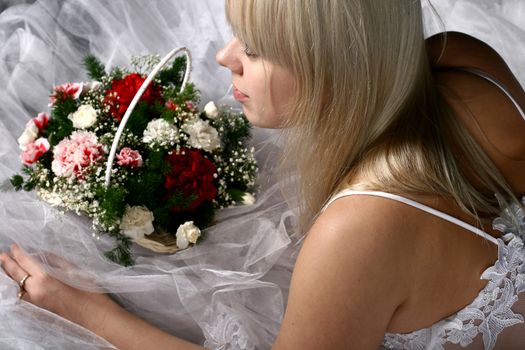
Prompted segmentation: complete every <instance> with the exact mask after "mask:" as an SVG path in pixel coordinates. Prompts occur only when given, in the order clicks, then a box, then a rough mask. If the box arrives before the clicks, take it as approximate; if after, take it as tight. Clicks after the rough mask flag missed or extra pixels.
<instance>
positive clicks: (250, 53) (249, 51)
mask: <svg viewBox="0 0 525 350" xmlns="http://www.w3.org/2000/svg"><path fill="white" fill-rule="evenodd" d="M243 51H244V54H245V55H246V56H248V57H250V58H255V57H257V56H258V55H257V54H256V53H255V51H253V50H252V49H251V48H250V47H249V46H248V45H247V44H244V49H243Z"/></svg>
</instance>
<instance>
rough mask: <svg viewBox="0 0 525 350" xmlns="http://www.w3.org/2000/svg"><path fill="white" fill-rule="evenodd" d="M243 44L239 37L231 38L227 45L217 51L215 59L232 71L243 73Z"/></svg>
mask: <svg viewBox="0 0 525 350" xmlns="http://www.w3.org/2000/svg"><path fill="white" fill-rule="evenodd" d="M241 53H242V45H241V43H240V41H239V39H237V38H233V39H232V40H230V41H229V42H228V43H227V44H226V46H224V47H223V48H222V49H220V50H219V51H217V54H216V55H215V60H217V63H219V64H220V65H221V66H224V67H226V68H228V69H229V70H231V71H232V73H235V74H239V75H242V73H243V67H242V61H241V57H240V55H241Z"/></svg>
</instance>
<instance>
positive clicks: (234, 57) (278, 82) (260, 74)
mask: <svg viewBox="0 0 525 350" xmlns="http://www.w3.org/2000/svg"><path fill="white" fill-rule="evenodd" d="M216 60H217V62H218V63H219V64H220V65H222V66H224V67H226V68H228V69H229V70H230V71H231V74H232V84H233V96H234V98H235V99H236V100H237V101H238V102H240V103H241V104H242V106H243V111H244V114H245V115H246V118H248V120H249V121H250V122H251V123H252V124H253V125H254V126H258V127H262V128H280V127H282V126H283V122H284V121H285V120H286V119H287V118H289V115H288V114H289V113H288V112H287V111H288V110H289V105H290V103H291V99H292V96H293V93H294V78H293V74H292V73H291V72H290V71H289V70H288V69H286V68H284V67H283V66H281V65H278V64H274V63H272V62H270V61H268V60H265V59H263V58H261V57H259V56H257V55H256V54H255V53H253V52H251V51H250V50H249V49H248V48H247V47H246V46H245V45H244V44H243V43H242V42H241V41H240V40H239V39H237V38H235V37H234V38H233V39H232V40H231V41H230V42H228V43H227V44H226V46H224V47H223V48H222V49H221V50H219V52H217V55H216Z"/></svg>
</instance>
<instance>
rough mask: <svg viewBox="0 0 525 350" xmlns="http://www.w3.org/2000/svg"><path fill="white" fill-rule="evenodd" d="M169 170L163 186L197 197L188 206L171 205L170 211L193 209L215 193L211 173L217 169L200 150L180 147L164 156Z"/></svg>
mask: <svg viewBox="0 0 525 350" xmlns="http://www.w3.org/2000/svg"><path fill="white" fill-rule="evenodd" d="M166 161H167V162H169V163H170V165H171V170H170V171H169V172H168V173H167V174H165V181H164V187H165V188H166V189H167V190H168V191H169V192H171V193H182V194H183V195H184V196H186V197H189V196H191V195H195V196H196V197H197V198H196V199H195V200H193V202H191V203H190V204H189V206H188V207H185V208H183V207H173V208H172V211H174V212H179V211H183V210H188V211H191V210H194V209H196V208H197V207H198V206H199V205H201V204H202V203H203V202H205V201H211V200H213V199H214V198H215V196H216V195H217V188H216V187H215V185H214V183H213V182H214V177H213V175H214V174H215V173H216V171H217V169H216V167H215V165H214V164H213V163H212V162H211V161H210V160H209V159H207V158H204V156H203V155H202V152H201V151H200V150H197V149H188V148H182V149H181V150H180V152H179V153H177V152H173V153H172V154H170V155H168V156H167V157H166Z"/></svg>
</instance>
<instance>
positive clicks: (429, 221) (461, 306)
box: [347, 33, 525, 349]
mask: <svg viewBox="0 0 525 350" xmlns="http://www.w3.org/2000/svg"><path fill="white" fill-rule="evenodd" d="M435 39H436V38H433V40H434V42H433V43H431V45H432V47H431V49H430V50H429V52H430V54H431V56H432V53H433V54H436V52H437V50H436V49H437V47H438V46H439V45H436V40H435ZM447 40H448V45H447V50H445V51H444V52H443V56H442V60H441V61H440V64H438V67H436V68H437V70H436V72H435V79H436V82H437V84H438V86H439V88H440V92H441V93H442V94H443V97H444V98H445V100H446V101H447V104H449V105H450V107H451V108H452V110H453V111H454V114H455V115H456V116H457V117H458V118H459V120H460V121H461V123H463V124H464V125H465V126H466V128H467V130H468V131H469V132H470V134H471V135H472V136H473V137H474V139H475V140H476V141H477V142H478V144H479V145H480V146H481V147H482V148H483V150H484V151H485V152H486V154H487V155H488V156H489V158H490V159H491V160H492V161H493V162H494V163H495V165H496V166H497V168H498V169H499V170H500V171H501V173H502V175H503V176H504V177H505V179H506V180H507V181H508V182H509V184H510V185H511V186H512V188H513V190H514V191H515V193H516V194H517V195H518V196H519V195H522V194H523V193H525V181H524V180H523V176H522V174H523V172H524V171H525V144H524V141H523V140H525V138H523V136H522V135H523V134H525V113H524V112H523V109H524V108H523V107H522V106H524V105H525V93H524V92H523V89H522V88H521V87H520V86H519V84H517V82H516V80H515V79H514V77H513V75H512V73H511V72H510V71H509V70H508V68H507V67H506V65H505V64H504V62H503V61H502V60H501V58H499V56H498V55H497V54H496V53H495V52H494V51H492V50H491V49H490V48H489V47H488V46H486V45H484V44H483V43H481V42H479V41H477V40H475V39H473V38H470V37H468V36H466V35H463V34H459V33H449V35H448V38H447ZM429 46H430V45H429ZM462 48H463V49H465V50H467V52H464V53H461V52H455V53H454V51H453V54H450V50H461V49H462ZM474 49H475V50H477V51H472V50H474ZM469 50H470V51H469ZM439 53H440V54H441V52H439ZM476 55H478V57H477V59H474V60H467V61H465V58H469V57H468V56H471V57H470V58H472V57H474V56H476ZM482 57H485V58H486V61H485V62H484V61H483V60H482ZM469 62H470V63H471V65H470V66H467V63H469ZM496 64H499V66H495V65H496ZM481 68H485V70H484V71H481V70H480V69H481ZM487 70H488V71H489V72H490V73H488V72H486V71H487ZM507 86H510V88H508V87H507ZM470 175H471V177H472V181H475V174H470ZM362 180H363V179H360V181H362ZM349 185H351V184H349ZM351 194H352V196H353V195H355V194H357V193H351ZM375 195H377V193H376V194H375ZM409 197H410V198H412V199H414V200H415V201H416V204H415V205H416V206H420V205H419V204H418V203H422V204H423V206H425V204H426V207H430V208H434V209H437V210H438V211H440V212H443V213H446V214H449V215H451V216H452V217H456V218H458V219H459V220H461V221H463V222H465V223H468V224H470V225H474V226H479V225H475V224H476V220H475V219H474V218H473V217H471V216H469V215H468V214H465V213H464V212H463V211H462V210H461V209H460V208H459V207H458V206H457V205H456V204H454V201H453V200H447V199H443V198H439V197H437V196H425V195H420V196H414V195H411V196H409ZM347 200H355V199H347ZM359 200H361V201H362V200H363V198H362V197H361V199H359ZM378 200H380V201H381V200H384V199H378ZM368 201H370V199H368ZM372 202H373V201H372ZM372 205H373V204H372ZM380 206H381V207H383V208H384V206H383V205H380ZM391 206H392V208H390V209H388V210H394V211H396V212H397V214H396V215H398V216H399V217H400V218H403V220H402V221H404V222H403V223H402V224H400V225H402V226H404V227H409V228H410V231H411V233H410V235H412V236H413V237H412V238H409V239H412V240H413V241H412V242H411V243H410V245H411V251H410V253H408V254H407V255H409V256H407V259H409V260H410V261H411V264H413V272H412V273H413V275H412V276H413V280H412V285H411V286H410V287H409V288H408V289H409V290H410V292H409V293H410V297H409V298H408V299H407V300H406V301H405V302H404V303H403V304H402V305H400V306H399V307H398V308H397V309H396V311H395V313H394V314H393V316H392V319H391V321H390V323H389V325H388V328H387V332H388V335H387V337H386V342H385V347H387V348H388V344H390V347H391V348H396V349H397V348H399V347H400V346H401V345H402V344H403V346H406V345H408V344H411V345H412V346H414V345H419V346H424V347H425V348H432V349H433V348H435V347H436V348H439V346H438V344H441V345H444V344H445V343H447V345H446V346H444V348H445V349H454V348H455V346H454V345H453V344H454V343H458V342H459V343H461V344H462V345H464V346H466V345H467V344H469V343H470V342H471V341H472V340H474V342H473V343H472V344H471V345H470V346H471V348H473V349H477V348H482V347H483V345H482V344H483V343H485V346H486V347H487V348H492V346H494V344H493V341H495V337H496V336H497V335H498V334H499V333H500V332H502V331H503V332H502V333H501V335H500V336H499V337H498V342H497V346H496V347H495V348H501V349H518V348H519V347H518V344H525V325H524V324H523V316H520V315H525V295H523V294H521V296H520V298H521V300H520V301H518V302H516V303H515V301H516V300H515V299H514V298H516V295H517V294H518V293H519V292H522V291H523V290H524V289H525V288H524V287H525V286H520V285H519V284H520V283H523V279H524V278H525V266H524V264H523V259H525V250H524V249H523V244H522V242H521V239H520V238H519V237H518V238H515V240H514V241H513V242H512V243H509V242H507V243H509V244H510V245H511V246H512V247H511V248H509V246H508V245H505V243H504V242H503V240H500V241H499V245H500V246H499V247H498V244H497V242H496V240H495V239H494V237H497V238H500V236H501V232H499V231H496V230H493V229H492V228H491V226H492V225H491V224H492V223H491V220H490V219H489V220H484V221H482V224H484V226H483V229H484V230H485V232H487V233H488V234H490V237H488V238H489V239H490V240H492V241H493V242H489V241H488V240H487V239H485V238H483V237H480V236H479V235H475V234H472V232H470V231H469V229H465V228H464V227H460V226H458V225H456V224H454V223H451V222H449V221H446V220H443V219H442V218H439V217H436V216H434V215H429V213H428V212H425V211H422V210H417V209H414V208H413V207H411V206H407V205H406V204H402V203H392V204H391ZM515 209H516V210H518V209H517V208H515ZM382 214H383V213H380V212H378V216H379V217H382ZM515 214H516V215H520V214H519V213H515ZM521 215H522V217H523V212H521ZM500 229H503V227H500ZM504 229H505V230H507V231H509V232H512V233H516V234H517V233H518V232H516V231H519V230H517V229H516V228H513V227H509V226H508V225H507V226H506V227H505V228H504ZM521 230H523V228H521ZM482 235H483V234H482ZM485 235H487V234H485ZM487 236H488V235H487ZM507 239H509V237H507ZM414 242H416V243H414ZM494 243H496V244H494ZM498 259H499V260H498ZM506 259H509V260H510V259H514V265H513V266H512V267H509V266H507V265H505V264H506V263H507V262H506ZM494 266H496V267H494ZM494 268H497V269H499V270H498V271H499V273H500V274H503V275H504V274H505V273H506V272H508V276H507V277H509V278H508V279H506V280H505V279H498V280H497V281H496V279H494V280H493V282H489V283H487V279H488V278H489V277H487V276H484V278H483V279H481V278H480V277H481V275H482V274H483V272H484V271H486V270H487V269H494ZM502 269H503V270H502ZM505 269H508V270H505ZM498 278H499V277H498ZM492 283H494V285H492ZM499 288H501V289H499ZM489 294H490V296H492V297H493V298H494V299H493V302H490V298H489V299H483V298H484V297H486V296H488V295H489ZM481 300H488V302H489V306H486V305H484V303H483V302H482V301H481ZM494 300H495V301H494ZM490 305H494V306H493V307H492V306H490ZM510 307H512V310H513V312H515V313H517V315H515V314H513V313H512V312H511V311H509V310H510ZM492 309H494V310H492ZM458 311H460V312H459V314H458ZM449 317H450V318H449ZM482 322H483V323H482ZM516 323H519V325H516V326H514V327H510V326H512V325H514V324H516ZM463 324H464V325H463ZM480 325H481V326H480ZM475 326H480V328H479V329H477V328H475ZM506 327H510V328H506ZM447 329H448V330H447ZM402 334H404V335H402ZM491 337H494V338H493V339H491ZM447 340H448V342H447Z"/></svg>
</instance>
